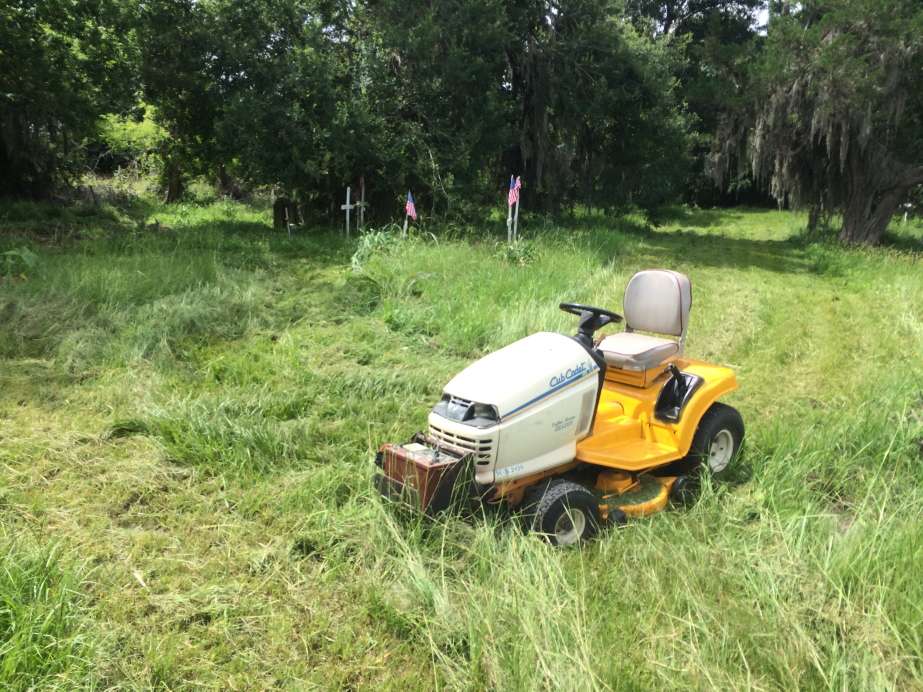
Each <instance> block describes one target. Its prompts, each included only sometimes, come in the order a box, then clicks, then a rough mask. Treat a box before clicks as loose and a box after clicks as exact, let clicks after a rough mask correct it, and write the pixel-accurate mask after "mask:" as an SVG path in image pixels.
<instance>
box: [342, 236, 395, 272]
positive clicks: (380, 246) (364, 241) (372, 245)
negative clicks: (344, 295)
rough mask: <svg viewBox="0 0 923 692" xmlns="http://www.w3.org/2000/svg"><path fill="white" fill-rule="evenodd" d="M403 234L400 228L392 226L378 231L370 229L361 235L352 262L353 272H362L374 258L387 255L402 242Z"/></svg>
mask: <svg viewBox="0 0 923 692" xmlns="http://www.w3.org/2000/svg"><path fill="white" fill-rule="evenodd" d="M401 232H402V230H401V227H400V226H398V225H397V224H391V225H389V226H384V227H382V228H377V229H376V228H370V229H368V230H367V231H365V232H364V233H363V234H362V235H360V236H359V241H358V244H357V246H356V251H355V252H354V253H353V256H352V259H351V260H350V264H351V265H352V268H353V271H357V272H359V271H362V268H363V267H364V266H365V264H366V263H367V262H368V260H369V259H371V258H372V257H373V256H375V255H381V254H387V253H388V251H389V250H391V249H392V248H394V246H395V245H396V244H397V243H398V242H399V241H400V240H401V238H400V234H401Z"/></svg>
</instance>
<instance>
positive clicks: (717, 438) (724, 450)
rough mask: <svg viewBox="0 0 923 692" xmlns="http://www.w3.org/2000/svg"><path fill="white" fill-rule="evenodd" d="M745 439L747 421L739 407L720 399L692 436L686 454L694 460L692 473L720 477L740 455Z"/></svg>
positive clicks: (712, 406) (707, 412) (708, 411)
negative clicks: (741, 415) (744, 419)
mask: <svg viewBox="0 0 923 692" xmlns="http://www.w3.org/2000/svg"><path fill="white" fill-rule="evenodd" d="M743 441H744V421H743V418H741V417H740V413H738V411H737V409H735V408H732V407H731V406H728V405H727V404H722V403H720V402H716V403H714V404H712V405H711V407H710V408H709V409H708V410H707V411H706V412H705V415H704V416H702V420H700V421H699V427H698V428H697V429H696V431H695V437H693V438H692V446H691V447H690V448H689V454H688V456H687V457H686V458H687V459H689V460H690V461H691V462H692V464H691V468H690V471H689V472H690V473H694V472H696V471H702V472H706V473H709V474H710V475H711V476H717V477H720V476H721V475H723V474H724V473H725V472H727V469H728V467H729V466H730V465H731V462H733V461H734V459H736V458H737V455H738V454H739V453H740V447H741V445H742V444H743ZM713 445H714V448H713Z"/></svg>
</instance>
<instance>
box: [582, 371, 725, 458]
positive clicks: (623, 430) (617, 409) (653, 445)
mask: <svg viewBox="0 0 923 692" xmlns="http://www.w3.org/2000/svg"><path fill="white" fill-rule="evenodd" d="M676 365H677V367H679V369H680V370H682V371H683V372H687V373H690V374H692V375H698V376H699V377H701V378H702V384H701V385H700V386H699V388H698V389H697V390H696V391H695V393H694V394H693V395H692V398H691V399H690V400H689V402H688V403H687V404H686V407H685V408H684V409H683V412H682V415H681V416H680V420H679V422H677V423H666V422H663V421H660V420H657V419H656V418H654V405H655V403H656V402H657V396H658V395H659V394H660V390H661V387H663V383H664V382H665V381H666V379H667V377H668V376H669V375H668V374H667V373H664V374H662V375H660V376H659V377H657V378H656V379H655V380H653V381H652V382H650V383H649V385H648V386H646V387H636V386H632V385H630V384H626V383H623V382H615V381H612V380H610V379H606V380H605V383H604V385H603V390H602V393H601V394H600V397H599V405H598V406H597V409H596V421H595V423H594V425H593V432H592V434H591V435H590V436H589V437H587V438H586V439H584V440H583V441H581V442H579V443H577V461H582V462H585V463H588V464H596V465H597V466H607V467H609V468H613V469H619V470H623V471H629V472H632V473H638V472H641V471H646V470H648V469H652V468H655V467H657V466H662V465H663V464H667V463H669V462H671V461H676V460H677V459H682V458H683V457H684V456H686V454H687V453H688V452H689V448H690V446H691V445H692V438H693V436H694V435H695V431H696V428H697V427H698V424H699V420H700V419H701V418H702V416H703V415H704V414H705V411H707V410H708V407H709V406H711V405H712V403H714V401H715V400H716V399H718V397H720V396H721V395H723V394H726V393H727V392H730V391H733V390H734V389H737V378H736V377H735V376H734V371H733V370H731V369H730V368H725V367H721V366H718V365H710V364H708V363H703V362H701V361H697V360H691V359H685V358H681V359H678V360H677V361H676Z"/></svg>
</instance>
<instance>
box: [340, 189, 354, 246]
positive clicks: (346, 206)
mask: <svg viewBox="0 0 923 692" xmlns="http://www.w3.org/2000/svg"><path fill="white" fill-rule="evenodd" d="M351 192H352V189H351V188H346V204H341V205H340V209H343V210H344V211H346V237H347V238H349V213H350V212H351V211H352V210H353V209H355V208H356V205H355V204H350V203H349V195H350V193H351Z"/></svg>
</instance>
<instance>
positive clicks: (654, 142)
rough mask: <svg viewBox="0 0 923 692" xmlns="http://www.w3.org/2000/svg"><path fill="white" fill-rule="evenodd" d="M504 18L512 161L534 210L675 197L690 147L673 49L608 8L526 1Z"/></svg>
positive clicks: (582, 0) (585, 1)
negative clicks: (515, 154)
mask: <svg viewBox="0 0 923 692" xmlns="http://www.w3.org/2000/svg"><path fill="white" fill-rule="evenodd" d="M509 12H510V18H511V22H512V25H513V27H514V28H515V33H514V35H513V37H512V39H511V41H510V43H509V45H508V46H507V60H508V61H509V65H510V68H509V77H508V78H507V79H508V80H509V83H510V90H511V93H512V96H513V99H514V105H515V109H516V120H515V121H514V122H515V123H516V124H517V129H518V140H519V142H518V144H519V155H520V158H521V164H522V170H523V172H524V179H525V180H526V181H527V182H528V184H530V185H531V188H530V194H531V195H532V196H533V199H535V200H536V202H537V203H538V204H539V205H540V207H542V208H544V209H546V210H549V211H553V210H556V209H558V208H560V207H561V206H563V205H568V204H573V203H575V202H583V203H584V204H587V205H590V206H595V207H603V208H612V207H617V206H621V205H625V204H630V203H635V204H639V205H641V206H643V207H647V208H651V207H653V206H656V205H658V204H661V203H662V202H664V201H665V200H667V199H670V198H673V197H675V195H676V194H677V192H678V191H679V188H680V186H681V184H682V180H683V178H684V176H685V165H686V163H687V153H688V145H689V141H688V138H687V121H686V117H685V112H684V110H683V109H682V107H681V105H680V103H679V100H678V99H677V97H676V92H675V86H676V80H675V78H674V77H673V73H674V72H675V69H676V65H675V63H674V60H675V59H676V58H677V57H678V55H677V53H676V52H675V51H674V50H673V47H672V46H671V45H670V44H668V43H663V44H657V43H654V42H653V41H652V40H651V39H650V38H648V37H645V36H642V35H640V34H639V33H638V32H637V31H636V30H635V29H634V27H633V26H632V25H631V24H630V23H629V22H628V21H626V20H625V19H624V18H623V17H622V15H621V10H620V5H618V4H616V3H610V2H602V3H601V2H598V1H595V0H567V1H565V2H548V1H547V0H533V1H532V2H528V3H521V4H517V6H515V7H512V8H510V9H509Z"/></svg>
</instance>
